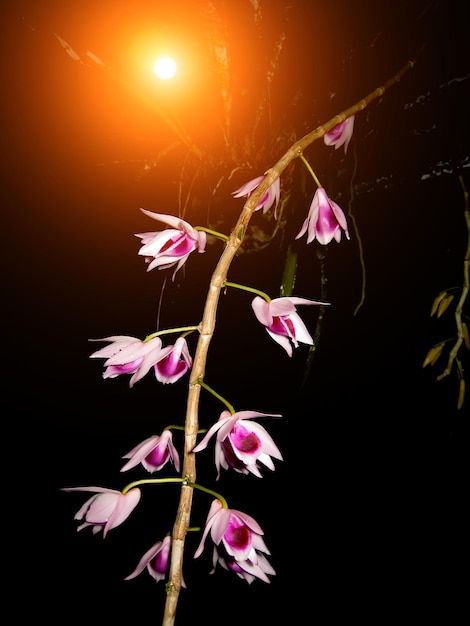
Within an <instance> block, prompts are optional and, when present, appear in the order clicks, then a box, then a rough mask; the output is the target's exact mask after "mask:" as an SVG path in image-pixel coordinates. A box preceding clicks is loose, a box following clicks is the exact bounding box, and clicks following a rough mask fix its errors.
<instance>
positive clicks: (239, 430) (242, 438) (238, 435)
mask: <svg viewBox="0 0 470 626" xmlns="http://www.w3.org/2000/svg"><path fill="white" fill-rule="evenodd" d="M230 439H231V441H232V443H233V445H234V446H235V447H236V448H237V449H238V450H240V452H255V451H257V450H259V449H260V448H261V441H260V439H259V437H258V436H257V435H255V433H252V432H251V431H249V430H248V429H247V428H245V427H244V426H241V425H240V424H235V426H234V427H233V428H232V432H231V433H230Z"/></svg>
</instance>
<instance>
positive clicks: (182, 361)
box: [155, 337, 193, 384]
mask: <svg viewBox="0 0 470 626" xmlns="http://www.w3.org/2000/svg"><path fill="white" fill-rule="evenodd" d="M162 355H163V358H162V359H159V360H158V362H157V363H155V376H156V377H157V380H158V381H159V382H161V383H164V384H169V383H175V382H176V381H177V380H179V379H180V378H181V377H182V376H184V375H185V374H186V372H187V371H188V369H189V368H190V367H191V366H192V364H193V360H192V358H191V355H190V354H189V350H188V344H187V343H186V339H185V338H184V337H178V339H177V340H176V341H175V345H173V346H167V347H166V348H163V349H162Z"/></svg>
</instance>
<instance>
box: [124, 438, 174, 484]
mask: <svg viewBox="0 0 470 626" xmlns="http://www.w3.org/2000/svg"><path fill="white" fill-rule="evenodd" d="M122 458H123V459H129V461H128V462H127V463H126V464H125V465H124V466H123V467H122V468H121V472H126V471H127V470H130V469H132V468H133V467H136V465H138V464H139V463H142V465H143V467H144V468H145V469H146V470H147V471H148V472H150V473H151V474H153V472H158V471H159V470H161V469H162V467H163V466H164V465H166V464H167V462H168V461H170V460H171V462H172V463H173V465H174V466H175V469H176V471H177V472H179V471H180V458H179V455H178V451H177V450H176V448H175V446H174V445H173V434H172V432H171V430H168V429H166V430H164V431H163V432H162V434H161V435H154V436H153V437H149V438H148V439H145V440H144V441H142V442H141V443H139V444H138V445H137V446H135V448H132V450H131V451H130V452H128V453H127V454H125V455H124V456H123V457H122Z"/></svg>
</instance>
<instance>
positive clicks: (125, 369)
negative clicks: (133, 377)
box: [109, 356, 144, 374]
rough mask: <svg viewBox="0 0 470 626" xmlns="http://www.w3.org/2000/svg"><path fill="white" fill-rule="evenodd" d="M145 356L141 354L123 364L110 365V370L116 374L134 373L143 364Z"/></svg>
mask: <svg viewBox="0 0 470 626" xmlns="http://www.w3.org/2000/svg"><path fill="white" fill-rule="evenodd" d="M143 361H144V357H143V356H141V357H139V358H138V359H135V360H134V361H129V363H122V365H110V366H109V370H110V371H111V372H113V373H115V374H133V373H134V372H135V371H136V370H138V369H139V367H140V366H141V365H142V363H143Z"/></svg>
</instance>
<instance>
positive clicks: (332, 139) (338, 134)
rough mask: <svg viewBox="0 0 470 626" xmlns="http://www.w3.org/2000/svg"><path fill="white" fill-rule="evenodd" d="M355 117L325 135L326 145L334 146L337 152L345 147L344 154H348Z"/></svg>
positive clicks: (352, 116)
mask: <svg viewBox="0 0 470 626" xmlns="http://www.w3.org/2000/svg"><path fill="white" fill-rule="evenodd" d="M354 117H355V116H354V115H351V117H348V118H347V119H346V120H344V122H341V123H340V124H338V125H337V126H335V127H334V128H333V129H332V130H330V131H328V132H327V133H325V136H324V137H323V141H324V142H325V145H327V146H334V147H335V150H337V149H338V148H340V147H341V146H342V145H344V154H346V152H347V151H348V146H349V142H350V141H351V137H352V134H353V130H354Z"/></svg>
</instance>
